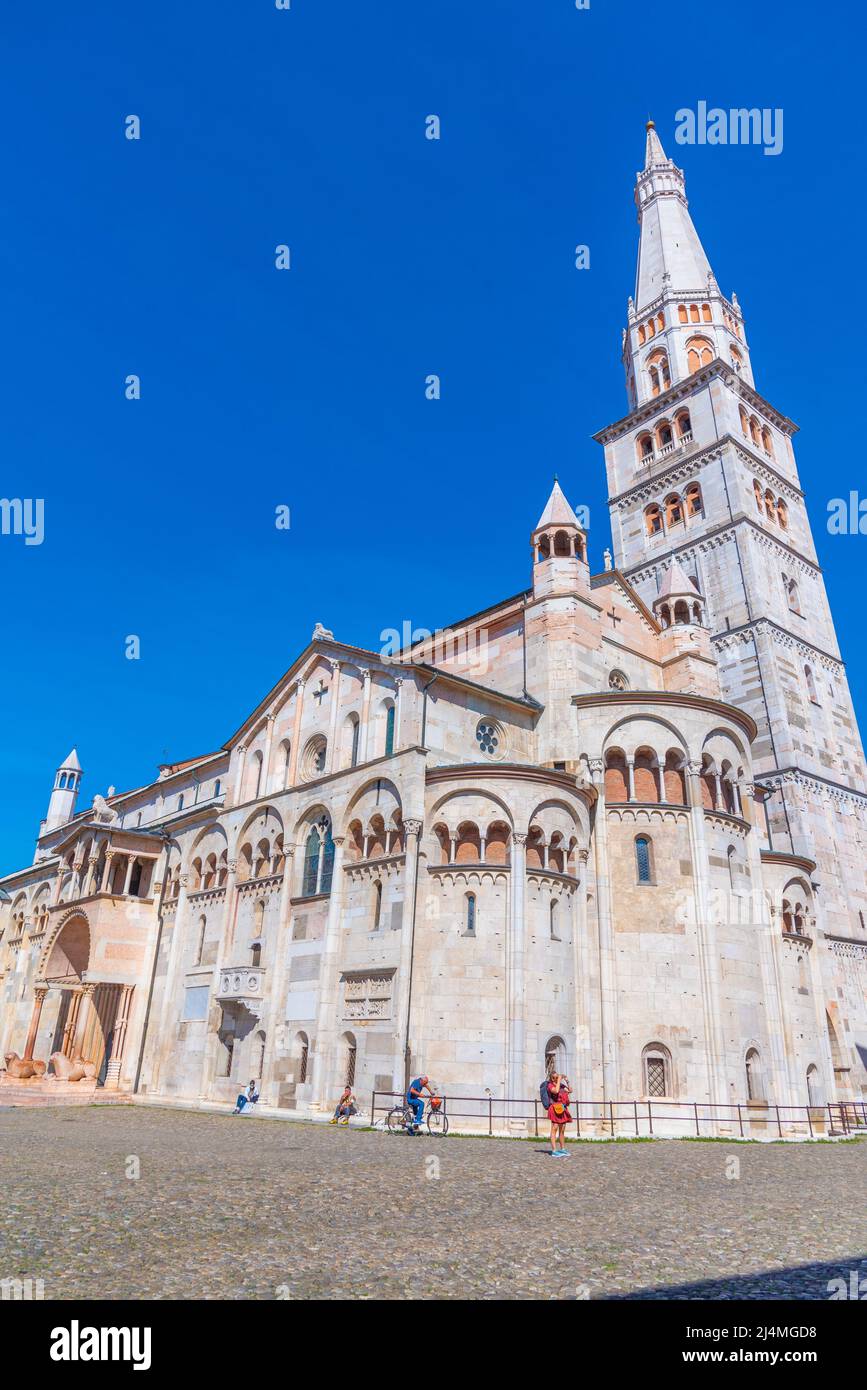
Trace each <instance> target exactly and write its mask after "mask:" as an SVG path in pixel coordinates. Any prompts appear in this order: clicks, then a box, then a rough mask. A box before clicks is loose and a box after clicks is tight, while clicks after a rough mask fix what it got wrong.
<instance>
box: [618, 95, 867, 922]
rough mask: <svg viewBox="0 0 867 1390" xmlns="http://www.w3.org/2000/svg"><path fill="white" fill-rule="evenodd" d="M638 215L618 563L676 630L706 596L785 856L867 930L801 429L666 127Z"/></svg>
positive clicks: (857, 748)
mask: <svg viewBox="0 0 867 1390" xmlns="http://www.w3.org/2000/svg"><path fill="white" fill-rule="evenodd" d="M635 201H636V204H637V207H638V222H639V248H638V269H637V275H636V284H635V294H634V297H633V298H631V299H630V301H629V310H628V326H627V328H626V330H625V332H624V335H623V362H624V367H625V370H626V379H627V397H628V413H627V414H626V415H625V416H624V417H623V418H622V419H620V420H617V421H615V422H614V423H613V424H611V425H609V426H607V427H606V428H605V429H603V430H600V431H599V433H598V434H596V435H595V438H596V439H597V440H598V441H599V442H600V443H601V444H603V445H604V448H605V462H606V470H607V475H608V492H609V499H608V505H609V512H610V516H611V528H612V541H613V549H614V557H615V564H616V566H617V568H618V569H619V570H621V572H622V573H623V574H624V576H625V577H626V578H627V579H628V580H629V582H630V583H631V584H632V585H633V587H634V588H635V589H636V590H637V592H638V593H639V594H640V595H641V597H642V599H643V600H644V602H645V603H646V604H647V606H648V607H649V608H651V609H653V610H654V611H655V612H656V613H657V615H658V616H660V618H661V619H662V620H663V622H664V621H665V617H666V611H668V612H670V613H671V618H672V625H673V626H674V625H675V623H674V615H675V609H676V607H677V603H678V602H680V603H681V604H683V603H686V604H688V605H689V607H690V609H691V610H692V611H693V621H694V620H695V618H694V609H695V603H696V597H697V595H696V593H695V592H692V591H695V590H697V593H698V596H700V598H701V600H702V607H701V610H700V611H701V618H700V622H701V624H702V625H703V626H705V627H706V630H707V633H708V638H709V642H710V648H711V650H712V652H713V655H714V657H715V659H716V661H717V663H718V670H719V682H720V688H721V693H722V698H723V699H724V700H727V701H728V702H730V703H731V704H734V705H738V706H740V707H741V708H742V709H744V710H746V711H747V712H748V713H749V714H750V715H751V716H752V717H753V719H754V720H755V721H756V724H757V726H758V730H759V733H758V737H757V739H756V740H755V742H754V744H753V763H754V767H755V769H756V772H757V774H758V776H759V779H760V781H761V782H762V783H763V784H764V785H765V786H766V788H768V789H770V794H769V795H767V797H766V802H765V806H766V811H767V815H768V826H769V831H770V841H771V848H772V849H773V850H775V851H782V852H783V853H786V854H790V855H801V856H803V857H804V858H806V859H810V860H813V861H815V862H817V864H818V866H819V868H818V881H820V882H821V884H822V896H823V900H824V907H825V921H826V923H827V928H826V929H827V930H828V931H829V932H832V933H836V934H838V935H839V936H840V937H847V936H849V935H851V934H852V933H853V931H856V932H859V933H860V932H862V931H863V930H865V929H864V928H862V927H861V925H860V924H861V922H862V921H864V922H867V882H865V873H864V861H865V849H867V791H865V781H867V777H865V765H864V754H863V750H862V745H861V738H860V734H859V732H858V724H857V720H856V717H855V711H854V709H853V706H852V700H851V696H850V693H849V687H848V682H847V679H846V668H845V666H844V664H843V661H842V658H841V655H840V649H839V646H838V643H837V636H836V632H835V628H834V620H833V617H832V614H831V610H830V606H829V603H828V596H827V593H826V591H825V584H824V580H823V577H822V571H821V569H820V567H819V564H818V560H817V556H816V549H815V545H814V543H813V535H812V529H811V525H810V518H809V515H808V512H807V506H806V499H805V497H804V492H803V489H802V487H801V481H800V477H799V474H798V467H797V462H796V459H795V454H794V449H793V445H792V439H793V436H794V434H795V433H796V430H797V426H796V425H795V424H794V423H793V422H792V421H791V420H790V419H788V417H787V416H786V415H784V414H783V413H782V412H781V411H779V410H778V409H777V408H776V407H775V406H774V405H773V404H772V403H771V402H770V401H769V400H767V399H766V398H765V397H764V396H762V395H761V394H760V392H759V391H758V390H757V389H756V386H755V382H754V376H753V368H754V364H753V363H752V362H751V359H750V352H749V347H748V344H747V339H746V329H745V325H744V319H743V315H742V313H741V309H740V306H739V304H738V302H737V299H736V297H735V296H734V295H732V297H731V299H726V298H725V297H724V296H723V294H722V293H721V291H720V289H719V286H718V284H717V281H716V279H715V277H714V274H713V271H712V270H711V268H710V265H709V263H708V260H707V257H706V255H705V252H704V249H703V247H702V244H701V241H700V239H699V236H698V233H697V232H696V229H695V226H694V225H693V221H692V218H691V216H690V213H689V210H688V207H687V201H686V186H685V180H684V176H683V172H682V171H681V170H680V169H678V168H677V167H676V166H675V165H674V164H673V163H672V162H671V161H670V160H669V159H667V158H666V155H665V152H664V150H663V148H662V144H661V143H660V140H659V137H658V135H657V133H656V130H655V128H654V126H653V123H652V122H650V123H649V124H648V128H647V139H646V153H645V164H644V169H643V170H642V171H641V172H640V173H639V174H638V175H637V180H636V189H635ZM684 577H686V578H687V580H688V583H689V588H688V589H687V592H686V593H680V592H675V591H676V590H682V589H683V588H684V587H685V583H684ZM665 600H669V602H667V603H666V602H665ZM672 601H673V602H672Z"/></svg>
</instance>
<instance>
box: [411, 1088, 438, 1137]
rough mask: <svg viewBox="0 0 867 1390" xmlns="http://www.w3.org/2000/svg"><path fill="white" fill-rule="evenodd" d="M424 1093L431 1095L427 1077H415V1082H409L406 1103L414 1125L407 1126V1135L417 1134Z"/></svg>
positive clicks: (421, 1115) (421, 1114) (422, 1110)
mask: <svg viewBox="0 0 867 1390" xmlns="http://www.w3.org/2000/svg"><path fill="white" fill-rule="evenodd" d="M424 1091H427V1093H428V1095H429V1096H432V1095H433V1091H432V1090H431V1088H430V1083H429V1078H428V1077H427V1076H417V1077H416V1078H415V1081H411V1082H410V1083H409V1086H408V1087H407V1092H406V1103H407V1105H408V1106H409V1107H410V1109H411V1110H412V1112H413V1114H414V1115H415V1123H414V1124H411V1125H407V1129H406V1132H407V1134H418V1130H419V1125H420V1124H421V1122H422V1117H423V1115H424V1095H423V1094H422V1092H424Z"/></svg>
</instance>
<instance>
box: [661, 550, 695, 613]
mask: <svg viewBox="0 0 867 1390" xmlns="http://www.w3.org/2000/svg"><path fill="white" fill-rule="evenodd" d="M684 597H688V598H696V597H699V598H700V597H701V594H700V591H699V590H698V589H697V588H696V586H695V584H693V582H692V580H691V579H690V577H689V575H688V574H687V572H686V570H685V569H684V568H683V565H682V564H681V563H680V561H679V560H672V562H671V564H670V565H669V567H668V569H667V570H666V571H665V578H664V579H663V581H662V585H661V587H660V590H659V593H658V594H657V595H656V599H655V600H654V602H656V603H658V602H659V600H660V599H664V598H684Z"/></svg>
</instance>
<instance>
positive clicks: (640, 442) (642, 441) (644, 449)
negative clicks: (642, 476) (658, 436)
mask: <svg viewBox="0 0 867 1390" xmlns="http://www.w3.org/2000/svg"><path fill="white" fill-rule="evenodd" d="M635 448H636V451H637V453H638V462H639V463H649V462H650V460H651V459H652V458H653V436H652V435H650V434H640V435H639V436H638V438H637V439H636V441H635Z"/></svg>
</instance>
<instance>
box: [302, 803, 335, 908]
mask: <svg viewBox="0 0 867 1390" xmlns="http://www.w3.org/2000/svg"><path fill="white" fill-rule="evenodd" d="M333 873H334V840H333V839H332V837H331V821H330V819H329V818H328V816H323V817H322V818H321V820H319V821H318V822H317V824H316V825H314V826H312V827H311V829H310V834H309V835H308V836H307V844H306V846H305V849H304V877H303V881H302V887H301V892H302V896H303V897H305V898H312V897H315V896H316V895H317V894H319V893H330V892H331V879H332V876H333Z"/></svg>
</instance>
